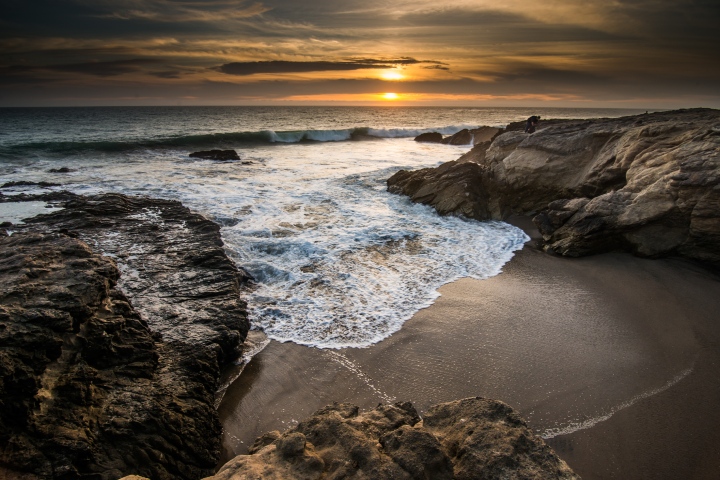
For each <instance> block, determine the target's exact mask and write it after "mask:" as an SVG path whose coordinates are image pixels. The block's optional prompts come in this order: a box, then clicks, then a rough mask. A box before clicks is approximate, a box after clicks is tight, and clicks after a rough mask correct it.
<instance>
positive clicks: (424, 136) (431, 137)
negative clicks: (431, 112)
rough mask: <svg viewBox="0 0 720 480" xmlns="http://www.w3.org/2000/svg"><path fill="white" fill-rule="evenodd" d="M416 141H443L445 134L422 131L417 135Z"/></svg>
mask: <svg viewBox="0 0 720 480" xmlns="http://www.w3.org/2000/svg"><path fill="white" fill-rule="evenodd" d="M415 141H416V142H423V143H442V141H443V136H442V133H438V132H427V133H421V134H420V135H418V136H417V137H415Z"/></svg>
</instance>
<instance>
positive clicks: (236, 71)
mask: <svg viewBox="0 0 720 480" xmlns="http://www.w3.org/2000/svg"><path fill="white" fill-rule="evenodd" d="M418 63H434V64H437V65H441V62H436V61H433V60H427V61H422V60H416V59H414V58H408V57H403V58H394V59H374V58H359V59H354V60H352V61H345V62H329V61H317V62H293V61H286V60H270V61H264V62H233V63H226V64H224V65H220V66H219V67H216V68H215V69H216V70H218V71H220V72H222V73H226V74H228V75H254V74H258V73H306V72H331V71H351V70H362V69H368V68H395V67H397V66H398V65H414V64H418Z"/></svg>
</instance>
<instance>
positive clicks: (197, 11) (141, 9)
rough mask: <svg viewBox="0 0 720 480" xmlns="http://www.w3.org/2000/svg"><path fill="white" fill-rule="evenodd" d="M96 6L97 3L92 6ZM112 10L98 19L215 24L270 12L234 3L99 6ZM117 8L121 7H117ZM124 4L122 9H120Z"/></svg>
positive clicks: (159, 1) (162, 0) (164, 0)
mask: <svg viewBox="0 0 720 480" xmlns="http://www.w3.org/2000/svg"><path fill="white" fill-rule="evenodd" d="M94 3H96V4H97V3H98V2H94ZM102 3H103V4H105V5H108V8H112V11H111V12H109V13H102V14H98V15H97V16H98V17H99V18H114V19H120V20H131V19H143V20H152V21H156V22H167V23H172V22H217V21H227V20H237V19H244V18H251V17H255V16H257V15H261V14H263V13H265V12H267V11H269V10H271V9H270V8H268V7H265V6H264V5H263V4H262V3H258V2H256V3H253V4H251V5H246V6H243V3H244V2H238V1H237V0H220V1H208V2H194V1H169V0H146V1H142V2H139V1H133V0H129V1H128V0H126V1H125V2H116V1H114V2H107V1H106V2H102ZM118 4H120V5H118ZM123 4H124V5H123Z"/></svg>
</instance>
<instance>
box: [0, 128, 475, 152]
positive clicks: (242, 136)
mask: <svg viewBox="0 0 720 480" xmlns="http://www.w3.org/2000/svg"><path fill="white" fill-rule="evenodd" d="M463 128H467V127H466V126H447V127H442V128H425V129H418V128H385V129H383V128H370V127H355V128H346V129H337V130H287V131H274V130H262V131H256V132H228V133H208V134H198V135H181V136H176V137H169V138H139V139H128V140H122V139H121V140H107V141H81V142H77V141H68V142H29V143H22V144H16V145H8V146H3V147H0V155H3V156H18V155H22V154H26V153H28V152H44V153H52V154H74V153H82V152H107V153H117V152H123V151H132V150H142V149H175V148H182V149H189V148H195V147H197V148H203V147H215V148H219V147H225V148H237V147H239V146H242V145H248V144H276V143H281V144H288V143H303V142H344V141H360V140H370V139H373V138H377V139H382V138H409V137H416V136H418V135H420V134H422V133H427V132H440V133H442V134H444V135H452V134H454V133H457V132H459V131H460V130H462V129H463Z"/></svg>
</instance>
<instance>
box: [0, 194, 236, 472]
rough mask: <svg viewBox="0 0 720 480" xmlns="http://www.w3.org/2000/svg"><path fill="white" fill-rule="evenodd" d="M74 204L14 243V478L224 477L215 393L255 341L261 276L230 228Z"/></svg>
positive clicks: (121, 203)
mask: <svg viewBox="0 0 720 480" xmlns="http://www.w3.org/2000/svg"><path fill="white" fill-rule="evenodd" d="M62 206H64V207H65V208H64V210H61V211H57V212H54V213H51V214H47V215H40V216H38V217H35V218H33V219H30V220H28V221H27V223H26V224H24V225H18V226H17V227H15V228H14V229H15V230H16V233H14V234H13V235H12V236H10V237H0V269H2V275H1V276H0V282H6V284H3V285H2V288H0V292H3V293H2V294H0V323H2V327H1V328H0V356H2V361H1V362H0V366H2V369H3V371H2V385H0V388H5V389H7V390H5V391H4V392H3V395H2V397H0V398H2V399H3V402H4V405H3V409H0V410H1V411H2V412H3V413H0V419H1V420H2V421H3V423H4V427H7V428H3V429H2V432H3V433H2V434H0V452H2V453H1V454H0V469H4V470H6V471H11V472H17V473H18V475H20V474H21V472H29V473H32V474H34V475H36V476H37V477H38V478H69V479H70V478H72V479H74V478H83V477H84V476H87V477H88V478H98V479H113V480H114V479H116V478H120V477H122V476H123V475H127V474H139V475H142V476H146V477H149V478H153V479H179V478H184V479H197V478H200V477H202V476H205V475H209V474H211V473H212V472H213V470H214V467H215V465H216V462H217V459H218V458H219V447H220V434H221V425H220V422H219V420H218V416H217V412H216V410H215V408H214V400H215V399H214V394H215V392H216V390H217V387H218V379H219V375H220V369H221V367H222V366H223V364H225V363H227V362H228V361H230V360H232V359H234V358H236V357H237V356H238V355H239V353H240V351H239V350H240V343H241V342H242V340H243V339H244V338H245V335H246V334H247V330H248V321H247V314H246V307H245V304H244V302H242V301H241V300H240V298H239V293H240V290H239V289H240V285H241V283H243V282H245V281H247V280H248V276H247V275H246V274H245V273H244V272H243V271H240V270H238V269H237V267H236V266H235V265H234V263H233V262H232V261H231V260H230V259H228V258H227V256H226V255H225V253H224V251H223V249H222V241H221V240H220V235H219V227H218V226H217V225H215V224H214V223H212V222H210V221H208V220H207V219H205V218H203V217H202V216H200V215H197V214H193V213H192V212H190V211H189V210H188V209H187V208H185V207H183V206H182V205H181V204H180V203H179V202H174V201H167V200H155V199H147V198H140V197H138V198H132V197H125V196H122V195H112V194H108V195H100V196H94V197H79V196H72V195H70V196H69V199H66V200H65V201H64V202H63V203H62ZM73 237H75V238H73ZM25 243H27V244H28V246H25ZM31 247H32V249H31ZM90 248H92V249H93V250H95V251H98V252H100V253H103V254H105V255H107V257H99V256H98V255H95V254H93V253H92V252H91V250H90ZM108 257H112V259H113V260H114V262H116V263H114V262H113V261H111V260H110V259H109V258H108ZM116 264H117V267H116ZM57 272H60V273H57ZM61 273H62V275H61ZM5 292H8V293H7V294H6V293H5ZM125 295H127V298H126V297H125ZM128 298H129V300H128ZM5 412H7V413H6V414H5V416H2V415H3V414H4V413H5ZM5 432H7V433H5Z"/></svg>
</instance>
